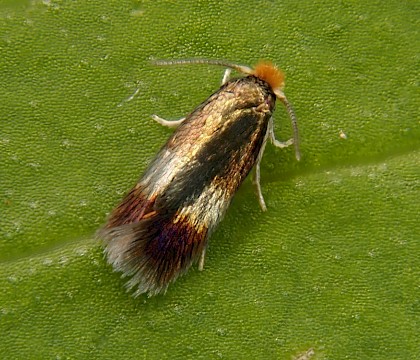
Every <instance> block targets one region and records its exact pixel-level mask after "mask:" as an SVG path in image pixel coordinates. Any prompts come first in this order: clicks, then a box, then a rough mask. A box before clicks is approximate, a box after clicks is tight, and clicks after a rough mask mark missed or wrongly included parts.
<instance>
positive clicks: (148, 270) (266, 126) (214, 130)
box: [98, 60, 300, 296]
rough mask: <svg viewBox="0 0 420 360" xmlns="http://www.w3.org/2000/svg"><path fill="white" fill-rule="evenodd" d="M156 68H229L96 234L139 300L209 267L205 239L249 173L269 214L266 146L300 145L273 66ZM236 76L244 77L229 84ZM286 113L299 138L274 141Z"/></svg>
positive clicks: (280, 79)
mask: <svg viewBox="0 0 420 360" xmlns="http://www.w3.org/2000/svg"><path fill="white" fill-rule="evenodd" d="M156 63H157V64H158V65H174V64H191V63H202V64H213V65H220V66H224V67H226V68H227V70H226V71H225V75H224V77H223V81H222V86H221V87H220V89H219V90H217V91H216V92H215V93H214V94H213V95H211V96H210V97H209V98H208V99H207V100H205V101H204V102H202V103H201V104H200V105H198V106H197V107H196V108H195V109H194V110H193V111H192V112H191V113H190V114H189V115H188V116H186V117H185V118H181V119H179V120H175V121H169V120H165V119H162V118H160V117H158V116H156V115H154V116H153V118H154V119H155V120H156V121H157V122H158V123H160V124H162V125H165V126H169V127H176V130H175V131H174V132H173V134H172V135H171V136H170V137H169V139H168V141H167V142H166V144H165V145H164V146H163V147H162V148H161V149H160V151H159V152H158V154H157V155H156V157H155V158H154V160H153V161H152V162H151V164H150V165H149V166H148V168H147V170H146V171H145V172H144V174H143V176H142V177H141V178H140V180H139V181H138V183H137V184H136V185H135V186H134V187H133V188H132V189H131V191H129V192H128V194H127V195H126V196H125V198H124V199H123V200H122V202H121V203H120V204H119V205H118V206H117V207H116V208H115V209H114V210H113V211H112V212H111V214H110V216H109V218H108V220H107V222H106V224H105V225H104V226H103V228H102V229H100V230H99V231H98V236H99V237H100V238H102V239H103V240H104V242H105V253H106V256H107V258H108V262H109V263H110V264H112V266H113V268H114V270H116V271H120V272H122V273H123V276H128V277H130V280H129V281H128V283H127V287H128V288H129V289H131V288H134V295H135V296H137V295H140V294H142V293H148V295H149V296H152V295H156V294H159V293H164V292H166V290H167V288H168V285H169V284H170V283H172V282H173V281H175V280H176V279H177V278H178V277H179V276H180V275H182V274H184V273H185V272H186V271H187V270H188V269H189V268H190V266H191V265H192V264H193V263H195V262H198V263H199V269H200V270H202V269H203V266H204V257H205V253H206V247H207V243H208V239H209V237H210V235H211V234H212V232H213V231H214V229H215V228H216V226H217V225H218V223H219V222H220V221H221V220H222V218H223V216H224V215H225V212H226V210H227V208H228V206H229V204H230V202H231V200H232V198H233V196H234V194H235V193H236V191H237V189H238V188H239V186H240V185H241V184H242V182H243V181H244V179H245V178H246V176H247V175H248V173H249V172H250V171H251V169H252V168H254V169H255V177H254V182H255V184H256V190H257V194H258V201H259V204H260V206H261V208H262V210H263V211H265V210H266V205H265V201H264V197H263V195H262V192H261V185H260V162H261V158H262V155H263V152H264V149H265V146H266V143H267V141H268V140H269V141H270V142H271V143H272V144H273V145H274V146H276V147H279V148H284V147H287V146H289V145H291V144H294V146H295V153H296V158H297V159H298V160H299V159H300V152H299V141H298V127H297V120H296V116H295V113H294V111H293V108H292V106H291V104H290V103H289V101H288V100H287V98H286V96H285V95H284V93H283V87H284V75H283V73H282V72H281V71H280V70H279V69H278V68H277V67H276V66H274V65H273V64H272V63H269V62H260V63H258V64H257V65H256V66H255V68H249V67H247V66H242V65H236V64H231V63H227V62H224V61H212V60H178V61H159V62H156ZM232 70H235V71H237V72H239V73H242V74H244V75H245V76H244V77H240V78H236V79H232V80H229V76H230V73H231V71H232ZM277 99H278V100H279V101H280V102H281V103H282V104H283V105H284V106H285V108H286V110H287V112H288V114H289V117H290V119H291V123H292V128H293V133H294V136H293V138H292V139H290V140H288V141H286V142H281V141H279V140H277V139H276V138H275V136H274V126H273V117H272V116H273V111H274V108H275V105H276V100H277Z"/></svg>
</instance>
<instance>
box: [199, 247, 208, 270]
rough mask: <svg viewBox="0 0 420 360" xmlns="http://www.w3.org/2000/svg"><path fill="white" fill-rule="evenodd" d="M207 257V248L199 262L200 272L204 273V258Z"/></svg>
mask: <svg viewBox="0 0 420 360" xmlns="http://www.w3.org/2000/svg"><path fill="white" fill-rule="evenodd" d="M205 256H206V248H204V249H203V251H202V252H201V255H200V260H199V261H198V270H200V271H203V269H204V258H205Z"/></svg>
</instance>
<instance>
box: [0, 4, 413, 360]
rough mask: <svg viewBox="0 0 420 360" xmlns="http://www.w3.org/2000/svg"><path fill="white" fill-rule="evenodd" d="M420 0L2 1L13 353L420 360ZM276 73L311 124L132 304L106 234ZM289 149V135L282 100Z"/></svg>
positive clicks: (1, 300) (2, 127)
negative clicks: (229, 96) (199, 259)
mask: <svg viewBox="0 0 420 360" xmlns="http://www.w3.org/2000/svg"><path fill="white" fill-rule="evenodd" d="M419 19H420V5H419V2H418V1H385V2H383V1H370V2H366V1H340V2H338V1H317V2H313V1H306V0H305V1H299V2H295V1H282V2H280V1H230V2H219V1H214V0H208V1H197V2H190V1H177V2H175V1H168V2H162V1H107V2H100V1H54V0H51V1H20V2H16V1H6V2H4V1H3V2H2V3H1V8H0V54H1V55H0V99H1V101H0V289H1V291H0V334H1V336H0V352H1V357H2V358H4V359H8V358H10V359H28V358H30V359H32V358H33V359H35V358H36V359H38V358H39V359H41V358H42V359H53V358H55V359H78V358H79V359H86V358H90V359H106V358H115V359H117V358H124V359H164V358H168V359H184V358H192V359H219V358H223V359H238V358H242V359H298V358H299V359H303V357H302V354H304V353H305V352H307V351H308V349H313V351H311V352H312V353H314V355H313V356H312V358H311V359H415V358H418V356H420V346H419V344H420V341H419V335H418V333H419V329H420V283H419V279H420V260H419V255H420V246H419V238H420V235H419V234H420V226H419V221H418V217H419V212H420V205H419V203H420V201H419V200H420V196H419V195H420V191H419V178H420V176H419V175H420V170H419V168H420V167H419V165H420V149H419V148H420V147H419V145H420V126H419V104H420V92H419V88H418V79H419V68H420V67H419V65H420V64H419V54H420V49H419V38H418V29H419V25H420V24H419V22H420V21H419ZM196 57H200V58H209V59H226V60H230V61H234V62H237V63H240V64H245V65H253V64H255V62H257V61H258V60H259V59H271V60H273V61H274V62H275V63H276V64H277V65H278V66H279V67H281V68H282V69H283V70H284V71H285V73H286V76H287V78H286V89H285V93H286V94H287V96H288V98H289V100H290V101H291V102H292V103H293V105H294V107H295V110H296V113H297V116H298V119H299V126H300V131H301V151H302V155H303V157H302V161H301V162H299V163H298V162H297V161H296V160H295V159H294V154H293V149H291V148H290V149H286V150H281V149H276V148H273V147H272V146H268V147H267V150H266V153H265V156H264V160H263V164H262V189H263V193H264V195H265V199H266V202H267V207H268V211H267V212H266V213H262V212H261V211H260V208H259V206H258V202H257V199H256V196H255V190H254V187H253V186H252V183H251V181H250V180H247V181H246V182H245V183H244V185H243V186H242V187H241V189H240V190H239V192H238V194H237V196H236V197H235V199H234V201H233V203H232V206H231V208H230V209H229V211H228V214H227V216H226V218H225V220H224V221H223V222H222V223H221V225H220V226H219V228H218V230H217V231H216V233H215V234H214V235H213V237H212V239H211V241H210V247H209V249H208V252H207V258H206V264H205V269H204V271H203V272H199V271H197V269H196V267H194V268H192V269H191V270H190V271H189V272H188V274H187V275H186V276H184V277H182V278H181V279H179V280H178V281H177V282H176V283H175V284H173V285H172V286H170V288H169V290H168V292H167V293H166V295H164V296H157V297H154V298H147V297H146V296H141V297H138V298H136V299H135V298H133V297H132V296H131V295H130V294H129V293H127V292H126V291H125V288H124V280H123V279H121V278H120V274H118V273H113V272H112V268H111V267H110V266H109V265H107V264H106V261H105V259H104V257H103V254H102V249H101V244H100V243H99V242H98V241H97V240H95V239H94V233H95V231H96V229H97V228H98V227H99V226H100V225H101V224H103V222H104V221H105V219H106V215H107V213H108V212H109V211H110V210H111V209H112V208H113V206H115V204H116V203H117V202H118V201H119V200H120V199H121V197H122V196H123V194H124V193H125V192H126V191H127V190H128V189H129V188H130V187H131V186H132V185H133V184H134V183H135V182H136V180H137V179H138V177H139V176H140V174H141V172H142V171H143V170H144V169H145V167H146V166H147V164H148V163H149V161H150V160H151V159H152V158H153V155H154V154H155V153H156V151H157V150H158V149H159V148H160V146H162V144H163V143H164V142H165V139H166V138H167V137H168V136H169V134H170V132H171V130H169V129H167V128H163V127H160V126H159V125H157V124H156V123H154V122H153V121H152V120H151V118H150V115H151V114H154V113H156V114H159V115H161V116H163V117H166V118H178V117H181V116H183V115H185V114H187V113H188V112H189V111H191V110H192V109H193V108H194V106H196V105H198V104H199V103H200V102H201V101H203V100H204V99H205V98H206V97H208V96H209V95H210V94H211V93H212V92H213V91H215V90H216V89H217V88H218V86H219V84H220V80H221V76H222V74H223V69H221V68H217V67H214V66H206V65H189V66H183V67H179V66H174V67H156V66H153V65H152V64H151V61H150V60H152V59H183V58H196ZM275 126H276V134H277V137H278V138H281V139H287V138H289V137H290V136H291V129H290V124H289V120H288V119H287V115H286V113H285V111H284V109H283V108H282V106H281V105H278V108H277V110H276V113H275Z"/></svg>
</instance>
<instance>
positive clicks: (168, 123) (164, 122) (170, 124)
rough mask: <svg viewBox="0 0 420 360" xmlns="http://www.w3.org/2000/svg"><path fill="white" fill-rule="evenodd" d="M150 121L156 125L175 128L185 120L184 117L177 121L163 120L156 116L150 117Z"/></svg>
mask: <svg viewBox="0 0 420 360" xmlns="http://www.w3.org/2000/svg"><path fill="white" fill-rule="evenodd" d="M152 119H153V120H155V121H156V122H157V123H159V124H160V125H163V126H167V127H171V128H175V127H178V126H179V125H181V123H182V122H183V121H184V120H185V117H183V118H181V119H179V120H165V119H163V118H161V117H160V116H157V115H152Z"/></svg>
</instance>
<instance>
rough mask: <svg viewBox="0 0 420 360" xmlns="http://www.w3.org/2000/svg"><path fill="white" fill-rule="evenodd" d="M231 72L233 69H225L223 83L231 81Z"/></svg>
mask: <svg viewBox="0 0 420 360" xmlns="http://www.w3.org/2000/svg"><path fill="white" fill-rule="evenodd" d="M231 72H232V69H226V70H225V73H224V74H223V78H222V85H224V84H226V83H227V82H228V81H229V78H230V73H231Z"/></svg>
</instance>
